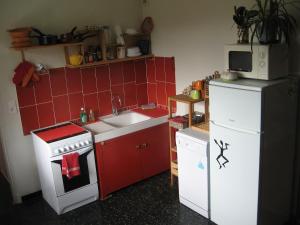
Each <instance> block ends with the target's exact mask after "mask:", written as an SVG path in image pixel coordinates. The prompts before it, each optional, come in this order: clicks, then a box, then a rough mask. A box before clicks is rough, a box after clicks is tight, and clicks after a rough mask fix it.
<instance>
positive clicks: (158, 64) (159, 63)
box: [155, 57, 166, 82]
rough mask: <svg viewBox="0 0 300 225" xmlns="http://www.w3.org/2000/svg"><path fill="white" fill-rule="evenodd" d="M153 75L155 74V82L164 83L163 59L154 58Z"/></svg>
mask: <svg viewBox="0 0 300 225" xmlns="http://www.w3.org/2000/svg"><path fill="white" fill-rule="evenodd" d="M155 73H156V81H161V82H165V81H166V74H165V58H163V57H156V58H155Z"/></svg>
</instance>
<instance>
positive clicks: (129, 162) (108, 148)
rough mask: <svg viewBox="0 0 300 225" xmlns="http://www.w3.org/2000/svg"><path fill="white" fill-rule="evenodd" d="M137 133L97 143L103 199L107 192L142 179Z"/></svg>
mask: <svg viewBox="0 0 300 225" xmlns="http://www.w3.org/2000/svg"><path fill="white" fill-rule="evenodd" d="M136 135H137V134H136V133H135V134H128V135H125V136H122V137H118V138H115V139H112V140H109V141H105V142H104V143H103V144H100V143H98V144H97V164H98V174H99V185H100V189H101V197H102V199H103V198H104V197H105V196H107V194H109V193H111V192H114V191H116V190H118V189H121V188H123V187H126V186H128V185H130V184H132V183H135V182H137V181H139V180H141V179H142V171H141V169H140V168H141V162H140V158H139V157H140V156H139V152H138V151H137V150H136V140H137V139H136Z"/></svg>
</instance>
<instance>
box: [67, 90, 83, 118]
mask: <svg viewBox="0 0 300 225" xmlns="http://www.w3.org/2000/svg"><path fill="white" fill-rule="evenodd" d="M69 104H70V115H71V120H75V119H79V118H80V109H81V108H82V107H84V104H83V95H82V93H76V94H69Z"/></svg>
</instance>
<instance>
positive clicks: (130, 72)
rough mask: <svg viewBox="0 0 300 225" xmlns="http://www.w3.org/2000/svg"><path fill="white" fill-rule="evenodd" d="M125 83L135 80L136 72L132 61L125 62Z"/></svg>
mask: <svg viewBox="0 0 300 225" xmlns="http://www.w3.org/2000/svg"><path fill="white" fill-rule="evenodd" d="M123 70H124V83H129V82H134V81H135V72H134V64H133V62H132V61H128V62H124V64H123Z"/></svg>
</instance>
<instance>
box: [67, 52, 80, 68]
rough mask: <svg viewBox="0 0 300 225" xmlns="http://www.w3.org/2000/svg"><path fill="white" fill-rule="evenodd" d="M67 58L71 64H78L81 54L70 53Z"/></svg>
mask: <svg viewBox="0 0 300 225" xmlns="http://www.w3.org/2000/svg"><path fill="white" fill-rule="evenodd" d="M69 59H70V64H71V65H73V66H78V65H80V64H81V63H82V61H83V56H82V55H80V54H73V55H70V57H69Z"/></svg>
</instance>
